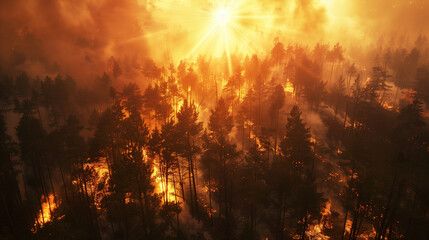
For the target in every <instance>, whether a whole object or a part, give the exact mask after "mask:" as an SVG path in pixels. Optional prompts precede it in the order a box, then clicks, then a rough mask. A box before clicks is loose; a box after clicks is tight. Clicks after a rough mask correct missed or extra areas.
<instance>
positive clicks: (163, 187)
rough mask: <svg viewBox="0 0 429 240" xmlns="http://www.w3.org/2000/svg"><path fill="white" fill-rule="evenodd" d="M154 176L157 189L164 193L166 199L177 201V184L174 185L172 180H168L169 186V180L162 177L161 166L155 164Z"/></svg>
mask: <svg viewBox="0 0 429 240" xmlns="http://www.w3.org/2000/svg"><path fill="white" fill-rule="evenodd" d="M152 176H153V177H154V179H155V183H156V184H155V186H156V189H155V190H156V191H157V192H158V193H160V194H162V196H163V199H164V201H168V202H177V197H176V193H175V192H174V191H175V186H174V185H173V183H172V182H171V180H170V181H168V186H167V181H166V180H165V178H163V177H162V173H161V172H160V171H159V168H158V167H157V166H155V165H154V166H153V173H152Z"/></svg>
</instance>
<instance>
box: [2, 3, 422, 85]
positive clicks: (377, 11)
mask: <svg viewBox="0 0 429 240" xmlns="http://www.w3.org/2000/svg"><path fill="white" fill-rule="evenodd" d="M223 8H227V9H228V14H229V15H230V18H229V19H228V21H229V22H228V24H227V26H226V27H219V26H216V24H217V22H216V14H217V13H216V12H217V11H219V10H220V9H223ZM428 11H429V1H427V0H417V1H405V0H376V1H374V0H320V1H319V0H289V1H280V0H272V1H266V0H241V1H227V2H225V1H196V0H190V1H185V0H156V1H144V0H123V1H116V0H90V1H84V0H58V1H54V0H15V1H0V69H1V70H2V71H3V72H4V73H16V72H17V71H22V70H26V71H29V72H30V73H32V74H39V75H43V74H47V73H50V74H55V73H57V72H62V73H70V74H71V75H72V76H73V77H75V78H78V79H83V80H88V79H91V78H93V77H94V76H96V75H100V74H101V73H102V72H103V71H105V69H106V68H107V67H108V64H109V59H110V58H111V57H112V56H113V57H114V58H115V59H117V60H118V61H119V62H120V65H121V66H123V68H124V72H126V73H129V74H130V76H131V75H132V74H133V73H135V72H138V70H139V69H140V68H141V66H142V62H144V61H145V59H148V58H153V59H154V60H155V62H157V63H158V64H162V63H164V62H166V61H171V60H174V61H176V62H177V61H178V60H180V59H181V58H185V57H195V56H196V55H198V54H205V55H219V54H220V53H222V52H224V51H230V52H233V51H236V50H237V51H242V52H245V53H253V52H258V51H261V49H263V51H265V49H264V48H269V47H271V46H272V42H273V39H274V38H275V37H279V39H280V40H281V41H291V42H299V43H302V44H314V43H315V42H318V41H322V42H331V43H334V42H337V41H339V42H340V43H342V44H343V45H344V46H346V48H347V46H350V45H351V44H353V45H369V44H371V43H377V44H379V43H383V44H396V45H400V44H407V43H412V42H413V41H414V39H415V37H416V36H417V35H418V34H427V32H428V31H429V14H428ZM225 36H226V37H225ZM392 39H393V40H392ZM261 46H262V47H261Z"/></svg>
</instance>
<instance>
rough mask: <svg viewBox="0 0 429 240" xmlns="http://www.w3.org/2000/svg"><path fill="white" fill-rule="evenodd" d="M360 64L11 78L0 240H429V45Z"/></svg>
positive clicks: (294, 57) (293, 48) (0, 173)
mask: <svg viewBox="0 0 429 240" xmlns="http://www.w3.org/2000/svg"><path fill="white" fill-rule="evenodd" d="M346 52H347V49H345V48H343V47H342V46H341V44H339V43H337V44H323V43H319V44H316V45H315V46H308V45H299V44H290V43H284V42H280V41H278V40H277V39H276V40H275V41H274V43H273V44H272V48H271V49H267V51H266V52H265V53H264V54H252V55H240V54H238V53H237V54H232V56H231V58H230V61H229V60H228V59H227V57H226V55H224V56H223V57H219V58H208V57H205V56H200V57H198V58H197V59H195V60H189V59H184V60H182V61H180V62H179V63H176V64H173V63H171V64H167V65H165V66H164V65H159V64H156V63H155V62H153V61H150V60H148V61H147V62H146V63H145V64H144V66H143V68H142V73H143V75H144V76H143V78H142V79H129V80H127V78H126V76H125V77H124V73H123V72H124V70H123V66H122V65H121V62H120V61H117V60H115V59H114V58H111V59H110V61H109V65H108V66H107V68H106V71H105V72H104V73H103V72H100V73H99V77H97V78H96V79H94V81H92V83H90V84H86V85H85V84H81V83H79V80H78V79H73V78H72V77H70V76H69V75H67V74H72V73H67V72H61V73H57V74H53V75H46V76H37V75H32V74H30V73H27V72H19V73H16V74H7V73H3V74H2V75H1V81H0V103H1V117H0V154H1V162H0V188H1V189H0V190H1V191H0V194H1V207H0V216H1V218H0V239H153V240H155V239H156V240H158V239H231V240H232V239H242V240H250V239H277V240H280V239H349V240H350V239H427V238H428V237H429V228H428V226H429V161H428V160H429V127H428V123H429V121H428V117H429V115H428V106H429V45H428V41H427V38H426V37H425V36H419V38H418V39H417V40H416V41H415V44H414V46H413V47H411V48H377V49H374V51H372V52H370V53H369V55H370V57H369V58H368V59H369V60H367V62H365V63H358V62H356V63H354V62H353V59H350V58H349V57H347V54H346ZM119 79H121V80H119ZM124 79H125V80H124Z"/></svg>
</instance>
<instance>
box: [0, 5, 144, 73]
mask: <svg viewBox="0 0 429 240" xmlns="http://www.w3.org/2000/svg"><path fill="white" fill-rule="evenodd" d="M151 22H152V20H151V18H150V14H149V13H148V12H147V11H146V4H143V3H139V2H137V1H133V0H126V1H114V0H93V1H84V0H73V1H72V0H59V1H57V0H29V1H27V0H26V1H24V0H17V1H1V2H0V35H1V38H0V70H1V71H2V72H3V74H16V73H17V72H20V71H28V72H30V73H31V74H33V75H36V74H37V75H44V74H56V73H63V74H69V75H71V76H72V77H74V78H76V79H77V80H78V81H88V80H91V78H94V77H95V76H96V75H100V74H102V72H103V71H106V70H108V67H109V59H111V57H114V58H115V59H116V60H117V61H122V63H123V62H127V63H128V64H129V65H131V69H133V68H138V65H137V64H135V63H136V62H139V61H141V59H144V58H145V57H146V56H147V55H148V48H147V45H146V42H145V39H144V38H142V37H141V36H142V35H143V34H144V33H145V32H146V31H147V29H148V28H150V26H151ZM133 64H134V65H133Z"/></svg>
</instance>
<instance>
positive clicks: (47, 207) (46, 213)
mask: <svg viewBox="0 0 429 240" xmlns="http://www.w3.org/2000/svg"><path fill="white" fill-rule="evenodd" d="M41 202H42V204H41V209H40V210H39V214H38V216H37V218H36V221H35V223H34V229H35V230H36V229H37V227H38V226H40V227H43V225H45V223H47V222H50V221H52V215H51V214H52V212H53V211H54V210H55V209H56V208H57V204H56V203H55V201H54V195H53V194H49V196H48V199H45V196H42V199H41Z"/></svg>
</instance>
